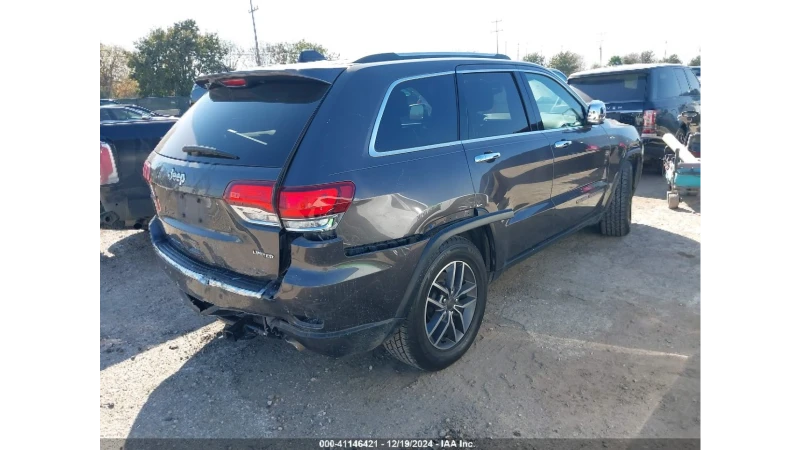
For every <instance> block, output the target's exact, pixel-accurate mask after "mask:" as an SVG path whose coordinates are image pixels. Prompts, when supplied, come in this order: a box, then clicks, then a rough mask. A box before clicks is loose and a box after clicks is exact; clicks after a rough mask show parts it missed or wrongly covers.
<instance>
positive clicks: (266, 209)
mask: <svg viewBox="0 0 800 450" xmlns="http://www.w3.org/2000/svg"><path fill="white" fill-rule="evenodd" d="M274 188H275V183H273V182H272V181H265V182H258V181H247V182H239V181H234V182H233V183H231V184H230V185H228V188H227V189H226V190H225V195H224V198H225V201H226V202H228V204H229V205H231V208H233V210H234V212H236V214H238V215H239V217H241V218H242V219H244V220H246V221H248V222H251V223H257V224H261V225H279V222H278V215H277V214H275V206H274V205H273V204H272V193H273V190H274Z"/></svg>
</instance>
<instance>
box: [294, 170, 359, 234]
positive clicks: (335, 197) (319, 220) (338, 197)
mask: <svg viewBox="0 0 800 450" xmlns="http://www.w3.org/2000/svg"><path fill="white" fill-rule="evenodd" d="M355 193H356V185H354V184H353V183H351V182H349V181H344V182H341V183H332V184H326V185H321V186H309V187H290V188H284V189H281V191H280V200H279V201H278V215H280V217H281V220H282V221H283V226H285V227H286V229H287V230H289V231H325V230H332V229H333V228H336V225H337V224H338V222H339V219H340V218H341V216H342V214H344V212H345V211H347V208H349V207H350V203H352V202H353V197H354V196H355Z"/></svg>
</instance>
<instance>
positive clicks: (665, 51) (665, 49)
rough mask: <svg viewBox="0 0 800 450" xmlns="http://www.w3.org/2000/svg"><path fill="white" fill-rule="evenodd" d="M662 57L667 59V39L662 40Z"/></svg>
mask: <svg viewBox="0 0 800 450" xmlns="http://www.w3.org/2000/svg"><path fill="white" fill-rule="evenodd" d="M664 59H667V41H664Z"/></svg>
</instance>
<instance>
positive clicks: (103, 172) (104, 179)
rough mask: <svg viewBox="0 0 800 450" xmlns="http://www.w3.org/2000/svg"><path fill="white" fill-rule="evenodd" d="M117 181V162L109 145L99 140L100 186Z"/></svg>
mask: <svg viewBox="0 0 800 450" xmlns="http://www.w3.org/2000/svg"><path fill="white" fill-rule="evenodd" d="M118 181H119V175H118V174H117V163H116V162H115V161H114V153H112V152H111V146H110V145H108V144H107V143H105V142H103V141H100V186H103V185H106V184H114V183H116V182H118Z"/></svg>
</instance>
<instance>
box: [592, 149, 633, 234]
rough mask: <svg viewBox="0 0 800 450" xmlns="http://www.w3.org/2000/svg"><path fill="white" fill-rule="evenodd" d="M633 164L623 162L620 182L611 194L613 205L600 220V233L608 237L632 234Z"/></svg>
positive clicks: (609, 206)
mask: <svg viewBox="0 0 800 450" xmlns="http://www.w3.org/2000/svg"><path fill="white" fill-rule="evenodd" d="M632 172H633V169H632V167H631V162H630V161H628V160H624V161H622V163H621V165H620V169H619V180H617V185H616V186H615V187H614V193H613V194H611V204H609V205H608V207H607V208H606V211H605V212H604V213H603V217H602V219H600V232H601V233H602V234H604V235H606V236H626V235H627V234H628V233H630V232H631V214H632V210H633V186H632V182H631V181H632V180H631V178H632V176H633V174H632Z"/></svg>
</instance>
